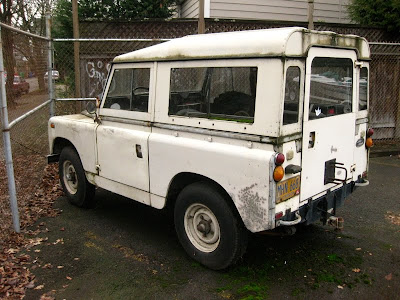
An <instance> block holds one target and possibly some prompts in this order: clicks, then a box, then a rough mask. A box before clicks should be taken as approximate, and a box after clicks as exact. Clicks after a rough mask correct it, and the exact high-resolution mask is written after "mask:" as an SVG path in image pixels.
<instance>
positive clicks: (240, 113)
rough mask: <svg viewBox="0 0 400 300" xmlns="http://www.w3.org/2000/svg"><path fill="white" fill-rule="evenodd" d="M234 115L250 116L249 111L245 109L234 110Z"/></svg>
mask: <svg viewBox="0 0 400 300" xmlns="http://www.w3.org/2000/svg"><path fill="white" fill-rule="evenodd" d="M235 116H240V117H250V115H249V113H248V112H247V111H245V110H239V111H237V112H235Z"/></svg>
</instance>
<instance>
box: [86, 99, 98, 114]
mask: <svg viewBox="0 0 400 300" xmlns="http://www.w3.org/2000/svg"><path fill="white" fill-rule="evenodd" d="M86 110H87V112H88V113H89V114H95V113H96V104H94V103H93V102H88V103H87V104H86Z"/></svg>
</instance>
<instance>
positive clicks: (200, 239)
mask: <svg viewBox="0 0 400 300" xmlns="http://www.w3.org/2000/svg"><path fill="white" fill-rule="evenodd" d="M228 200H229V199H228ZM174 222H175V230H176V232H177V235H178V238H179V241H180V243H181V244H182V246H183V248H184V249H185V251H186V252H187V254H188V255H189V256H190V257H191V258H193V259H194V260H196V261H198V262H199V263H201V264H203V265H204V266H206V267H208V268H210V269H213V270H221V269H225V268H227V267H229V266H230V265H232V264H234V263H235V262H236V261H237V260H238V259H239V258H240V257H241V256H242V255H243V254H244V252H245V250H246V246H247V230H246V229H245V228H244V225H243V223H242V221H241V219H240V217H239V216H238V213H237V212H236V210H235V208H234V207H233V204H232V205H230V203H228V201H227V199H225V197H224V196H223V195H222V194H221V193H220V192H219V190H218V189H217V188H216V187H214V186H213V185H210V184H207V183H204V182H197V183H193V184H191V185H188V186H187V187H185V188H184V189H183V190H182V191H181V193H180V194H179V195H178V198H177V200H176V203H175V209H174Z"/></svg>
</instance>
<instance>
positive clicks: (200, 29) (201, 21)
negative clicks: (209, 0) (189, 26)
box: [197, 0, 206, 34]
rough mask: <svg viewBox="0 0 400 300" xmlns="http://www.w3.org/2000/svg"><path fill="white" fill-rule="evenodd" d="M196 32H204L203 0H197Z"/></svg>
mask: <svg viewBox="0 0 400 300" xmlns="http://www.w3.org/2000/svg"><path fill="white" fill-rule="evenodd" d="M197 32H198V34H203V33H205V32H206V24H205V21H204V0H199V22H198V29H197Z"/></svg>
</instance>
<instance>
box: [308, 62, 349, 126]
mask: <svg viewBox="0 0 400 300" xmlns="http://www.w3.org/2000/svg"><path fill="white" fill-rule="evenodd" d="M352 103H353V61H352V60H351V59H350V58H331V57H316V58H314V60H313V61H312V65H311V82H310V110H309V119H310V120H312V119H317V118H324V117H331V116H335V115H340V114H345V113H350V112H352Z"/></svg>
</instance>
